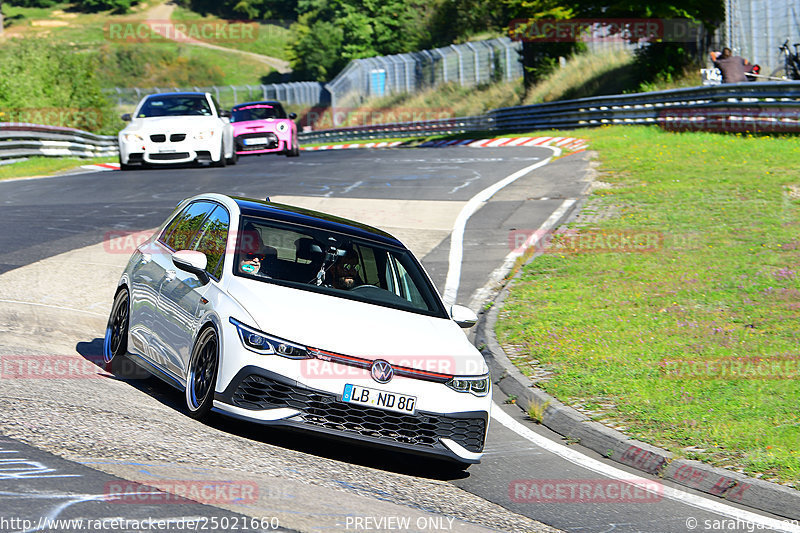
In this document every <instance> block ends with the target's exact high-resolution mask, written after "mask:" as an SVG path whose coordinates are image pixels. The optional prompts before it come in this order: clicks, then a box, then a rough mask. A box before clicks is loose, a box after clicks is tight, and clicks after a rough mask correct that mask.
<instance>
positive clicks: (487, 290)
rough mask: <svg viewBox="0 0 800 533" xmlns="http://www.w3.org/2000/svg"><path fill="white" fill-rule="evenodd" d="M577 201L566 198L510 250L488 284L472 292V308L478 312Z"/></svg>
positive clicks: (491, 275) (493, 272)
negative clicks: (521, 259) (517, 265)
mask: <svg viewBox="0 0 800 533" xmlns="http://www.w3.org/2000/svg"><path fill="white" fill-rule="evenodd" d="M544 199H545V198H542V200H544ZM576 201H577V200H574V199H572V198H570V199H568V200H564V201H563V202H562V203H561V205H560V206H558V209H556V210H555V211H553V212H552V214H551V215H550V216H549V217H548V218H547V220H545V221H544V223H543V224H542V225H541V226H540V227H539V229H538V230H536V231H535V232H533V233H531V235H530V236H529V237H528V238H527V239H525V242H524V243H523V244H522V245H521V246H518V247H517V248H515V249H514V250H512V251H511V252H509V254H508V255H506V257H505V259H503V264H501V265H500V266H499V267H497V268H495V269H494V270H493V271H492V273H491V274H489V279H488V280H487V281H486V284H485V285H484V286H483V287H481V288H480V289H477V290H476V291H475V292H474V293H472V298H471V299H470V301H469V308H470V309H472V310H473V311H475V312H476V313H477V312H478V310H479V309H480V308H481V307H482V306H483V304H484V303H485V302H486V300H487V299H488V298H489V296H490V295H491V294H492V292H494V291H495V290H496V289H495V288H496V287H500V286H501V282H502V281H503V279H504V278H505V277H506V275H507V274H508V273H509V272H511V269H512V268H514V263H516V261H517V258H519V257H521V256H522V255H524V254H525V252H526V251H528V249H529V248H531V247H533V246H538V245H539V243H540V241H541V240H542V239H543V238H544V237H545V236H547V235H548V233H549V232H550V229H551V228H552V227H553V226H555V225H556V223H557V222H558V221H559V220H561V217H563V216H564V214H565V213H566V212H567V211H568V210H569V208H570V207H572V205H573V204H574V203H575V202H576Z"/></svg>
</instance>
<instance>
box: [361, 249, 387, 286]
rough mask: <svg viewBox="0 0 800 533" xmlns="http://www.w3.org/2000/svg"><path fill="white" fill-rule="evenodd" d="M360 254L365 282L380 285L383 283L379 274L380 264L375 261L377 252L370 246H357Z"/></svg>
mask: <svg viewBox="0 0 800 533" xmlns="http://www.w3.org/2000/svg"><path fill="white" fill-rule="evenodd" d="M356 249H357V250H358V256H359V257H360V258H361V269H362V270H363V272H362V274H361V275H362V277H363V278H364V283H366V284H367V285H375V286H376V287H380V286H381V285H382V283H381V278H380V276H379V275H378V264H377V262H376V261H375V252H374V250H373V249H372V248H371V247H369V246H358V245H357V246H356Z"/></svg>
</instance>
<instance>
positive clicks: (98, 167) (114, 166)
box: [81, 163, 119, 172]
mask: <svg viewBox="0 0 800 533" xmlns="http://www.w3.org/2000/svg"><path fill="white" fill-rule="evenodd" d="M81 168H85V169H86V170H94V171H95V172H103V171H106V170H119V163H96V164H94V165H82V166H81Z"/></svg>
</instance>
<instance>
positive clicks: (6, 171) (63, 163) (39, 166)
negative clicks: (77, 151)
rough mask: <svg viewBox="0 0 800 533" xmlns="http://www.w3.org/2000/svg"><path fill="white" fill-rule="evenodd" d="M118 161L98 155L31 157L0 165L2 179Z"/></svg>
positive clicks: (43, 174) (49, 173) (40, 174)
mask: <svg viewBox="0 0 800 533" xmlns="http://www.w3.org/2000/svg"><path fill="white" fill-rule="evenodd" d="M116 161H117V158H116V157H97V158H94V159H81V158H78V157H31V158H30V159H28V160H26V161H19V162H17V163H11V164H8V165H0V180H6V179H10V178H27V177H34V176H52V175H53V174H57V173H59V172H64V171H66V170H72V169H74V168H78V167H80V166H82V165H93V164H96V163H115V162H116Z"/></svg>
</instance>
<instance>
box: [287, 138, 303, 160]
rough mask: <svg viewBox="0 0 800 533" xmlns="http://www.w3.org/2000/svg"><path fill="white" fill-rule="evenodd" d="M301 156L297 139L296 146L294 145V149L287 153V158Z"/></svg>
mask: <svg viewBox="0 0 800 533" xmlns="http://www.w3.org/2000/svg"><path fill="white" fill-rule="evenodd" d="M299 156H300V147H299V146H298V145H297V138H295V140H294V144H293V145H292V149H291V150H289V151H288V152H286V157H299Z"/></svg>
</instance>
